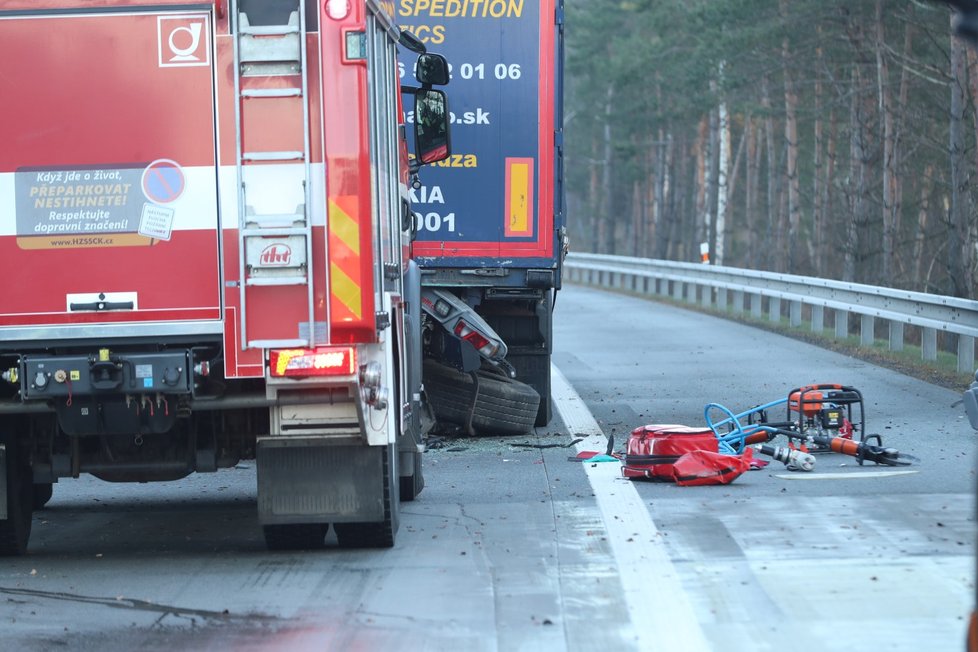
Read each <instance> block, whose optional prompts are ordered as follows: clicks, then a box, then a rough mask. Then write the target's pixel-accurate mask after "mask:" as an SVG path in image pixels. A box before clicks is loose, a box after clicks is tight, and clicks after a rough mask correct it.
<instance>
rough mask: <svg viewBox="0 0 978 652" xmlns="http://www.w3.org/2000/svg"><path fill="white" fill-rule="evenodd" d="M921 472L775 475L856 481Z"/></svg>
mask: <svg viewBox="0 0 978 652" xmlns="http://www.w3.org/2000/svg"><path fill="white" fill-rule="evenodd" d="M914 473H920V471H916V470H910V471H860V472H858V473H856V472H853V473H775V474H774V477H775V478H781V479H782V480H854V479H856V478H892V477H893V476H897V475H913V474H914Z"/></svg>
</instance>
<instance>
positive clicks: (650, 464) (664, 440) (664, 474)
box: [621, 424, 718, 482]
mask: <svg viewBox="0 0 978 652" xmlns="http://www.w3.org/2000/svg"><path fill="white" fill-rule="evenodd" d="M717 450H718V447H717V437H716V435H715V434H713V431H712V430H710V429H709V428H690V427H688V426H680V425H675V424H653V425H648V426H641V427H639V428H636V429H635V430H633V431H632V434H631V435H630V436H629V438H628V445H627V447H626V448H625V459H624V461H623V464H622V469H621V472H622V475H624V476H625V477H626V478H629V479H635V478H648V479H650V480H659V481H664V482H673V481H674V478H673V468H672V467H673V464H674V463H675V462H676V461H677V460H678V459H679V458H680V457H682V456H683V455H685V454H686V453H690V452H692V451H710V452H713V453H716V452H717Z"/></svg>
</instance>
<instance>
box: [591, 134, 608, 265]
mask: <svg viewBox="0 0 978 652" xmlns="http://www.w3.org/2000/svg"><path fill="white" fill-rule="evenodd" d="M600 151H601V145H600V143H599V142H598V138H597V136H594V137H592V139H591V164H590V172H591V174H590V175H589V176H590V180H589V181H590V182H589V184H588V186H589V187H588V205H589V206H588V207H589V209H590V215H588V218H589V220H588V221H589V222H590V224H591V242H590V247H589V249H590V250H591V251H592V252H599V251H601V235H602V232H601V230H602V228H603V227H604V221H603V220H602V219H601V212H602V208H601V166H602V165H603V164H602V163H601V162H600V161H601V157H600Z"/></svg>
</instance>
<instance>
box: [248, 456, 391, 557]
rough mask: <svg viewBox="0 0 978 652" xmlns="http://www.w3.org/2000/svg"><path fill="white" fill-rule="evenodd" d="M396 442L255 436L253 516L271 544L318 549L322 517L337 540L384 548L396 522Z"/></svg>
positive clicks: (322, 535)
mask: <svg viewBox="0 0 978 652" xmlns="http://www.w3.org/2000/svg"><path fill="white" fill-rule="evenodd" d="M397 459H398V455H397V450H396V447H395V446H387V447H382V446H363V445H331V444H328V443H325V442H324V441H323V440H321V439H316V438H308V437H303V438H294V437H288V438H285V437H262V438H260V439H259V440H258V450H257V468H258V519H259V521H260V522H261V524H262V526H263V528H264V532H265V542H266V544H267V545H268V547H269V548H271V549H298V548H319V547H322V546H323V545H324V539H325V535H326V533H327V528H328V524H329V523H333V524H334V528H335V530H336V536H337V539H338V540H339V543H340V545H341V546H343V547H390V546H393V545H394V536H395V534H396V532H397V528H398V521H399V510H398V505H399V496H398V489H399V483H398V475H397Z"/></svg>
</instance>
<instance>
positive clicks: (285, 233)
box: [232, 0, 316, 348]
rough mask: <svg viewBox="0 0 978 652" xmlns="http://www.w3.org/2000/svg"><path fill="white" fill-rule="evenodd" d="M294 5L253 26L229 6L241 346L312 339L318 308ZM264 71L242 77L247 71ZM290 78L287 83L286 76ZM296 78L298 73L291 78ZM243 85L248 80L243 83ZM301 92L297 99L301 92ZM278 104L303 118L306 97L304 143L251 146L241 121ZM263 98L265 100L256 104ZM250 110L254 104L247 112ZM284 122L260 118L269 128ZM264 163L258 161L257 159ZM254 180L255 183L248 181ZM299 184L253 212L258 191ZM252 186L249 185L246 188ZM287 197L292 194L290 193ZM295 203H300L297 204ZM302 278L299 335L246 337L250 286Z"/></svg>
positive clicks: (270, 192) (303, 82) (302, 62)
mask: <svg viewBox="0 0 978 652" xmlns="http://www.w3.org/2000/svg"><path fill="white" fill-rule="evenodd" d="M295 2H296V6H295V9H293V10H292V11H291V13H290V15H289V20H288V23H287V24H285V25H263V26H252V25H251V24H250V22H249V20H248V15H247V14H246V13H245V12H244V11H234V12H232V22H233V24H232V29H233V31H234V33H235V35H236V38H235V47H234V69H235V71H236V74H235V75H234V93H235V99H236V101H235V123H236V125H237V130H236V138H235V141H236V151H237V157H236V158H237V164H236V168H237V182H238V215H239V218H238V252H239V255H238V260H239V276H238V278H239V279H240V282H239V291H240V297H241V298H240V305H241V342H242V348H275V347H291V346H315V344H316V336H315V313H314V307H315V304H314V295H313V280H312V271H311V269H312V260H313V251H312V224H311V220H310V214H309V206H310V205H311V202H310V189H309V179H310V177H311V174H310V162H309V158H310V154H309V104H308V100H307V98H308V96H309V88H308V79H307V76H306V71H307V62H306V57H307V53H306V38H305V35H306V11H305V0H295ZM249 77H251V78H259V79H256V80H253V83H251V84H248V83H245V84H243V83H242V80H243V79H244V78H249ZM283 79H285V80H287V83H286V84H285V85H282V80H283ZM292 80H296V81H294V82H293V81H292ZM242 86H246V87H245V88H242ZM297 98H298V99H297ZM272 103H275V104H276V106H278V107H280V108H281V112H280V113H279V115H286V116H291V115H292V114H290V113H289V112H290V111H291V112H294V114H295V115H294V117H295V120H294V122H293V121H292V120H291V119H290V120H283V121H282V124H286V125H290V124H297V123H298V119H299V116H298V112H299V109H298V108H297V106H296V105H297V104H298V105H301V107H302V108H301V113H302V114H301V120H302V132H303V133H302V150H301V151H299V150H295V151H270V150H258V151H255V150H254V149H251V148H248V147H247V142H255V141H259V140H260V139H259V138H256V134H254V133H251V138H250V139H248V140H247V141H246V139H245V137H244V125H245V124H246V122H247V124H249V129H250V130H254V129H256V128H259V127H257V126H256V124H259V123H262V122H263V121H262V120H261V118H260V117H258V116H261V115H268V113H267V111H268V110H272V111H273V112H274V111H275V109H274V108H273V107H272ZM259 105H260V106H259ZM249 110H251V111H254V112H255V113H253V114H252V117H251V119H250V120H249V119H248V113H249ZM280 126H281V125H268V124H267V121H266V123H265V124H261V126H260V128H262V129H266V130H270V129H276V128H277V127H280ZM256 166H260V167H256ZM258 169H260V170H261V174H262V177H261V182H260V183H259V182H249V170H251V171H252V172H253V171H255V170H258ZM249 183H250V184H251V186H252V187H249ZM300 187H301V192H302V203H301V204H300V205H298V206H296V205H295V204H292V205H291V206H289V207H287V208H285V209H284V210H280V211H277V212H271V213H260V212H256V211H255V210H254V208H253V206H252V204H251V203H250V201H254V200H255V199H256V198H258V197H259V196H260V201H262V202H263V204H268V203H269V202H272V203H273V204H274V203H275V201H276V200H277V201H279V202H280V201H281V198H282V197H286V198H288V197H293V198H294V197H296V196H297V191H298V189H299V188H300ZM249 191H250V192H249ZM286 201H287V200H286ZM292 206H295V208H294V210H292ZM283 285H292V286H295V285H305V286H306V289H307V292H306V302H307V304H308V322H307V323H305V324H299V328H298V332H296V333H295V336H294V337H284V338H282V339H255V340H252V339H249V336H248V330H247V321H248V320H247V315H248V306H247V294H248V288H249V287H252V288H253V287H255V286H283Z"/></svg>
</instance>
